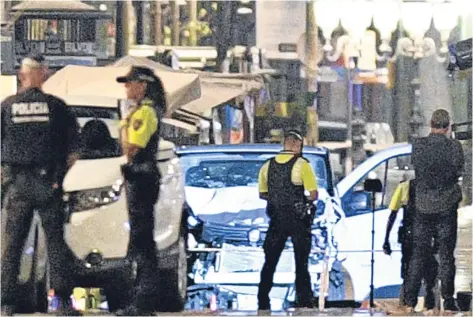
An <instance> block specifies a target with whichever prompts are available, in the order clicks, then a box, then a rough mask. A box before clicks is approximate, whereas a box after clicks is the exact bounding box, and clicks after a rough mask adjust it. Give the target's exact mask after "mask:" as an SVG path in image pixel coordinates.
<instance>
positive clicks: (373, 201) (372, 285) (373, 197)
mask: <svg viewBox="0 0 473 317" xmlns="http://www.w3.org/2000/svg"><path fill="white" fill-rule="evenodd" d="M371 195H372V196H371V218H372V219H371V284H370V308H374V248H375V245H374V234H375V232H374V225H375V215H374V211H375V209H376V193H375V192H371Z"/></svg>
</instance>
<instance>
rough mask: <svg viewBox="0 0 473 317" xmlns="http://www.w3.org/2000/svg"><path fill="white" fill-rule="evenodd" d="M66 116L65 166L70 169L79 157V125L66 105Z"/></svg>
mask: <svg viewBox="0 0 473 317" xmlns="http://www.w3.org/2000/svg"><path fill="white" fill-rule="evenodd" d="M66 116H67V122H68V124H67V132H66V133H67V168H68V169H70V168H71V167H72V166H73V165H74V164H75V163H76V162H77V160H78V159H79V157H80V140H79V135H80V132H79V131H80V126H79V123H78V122H77V118H76V117H75V115H74V114H73V113H72V112H71V111H70V110H69V108H67V106H66Z"/></svg>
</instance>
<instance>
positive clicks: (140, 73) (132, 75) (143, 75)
mask: <svg viewBox="0 0 473 317" xmlns="http://www.w3.org/2000/svg"><path fill="white" fill-rule="evenodd" d="M131 81H140V82H147V83H154V82H156V81H157V80H156V75H155V74H154V72H153V70H152V69H151V68H148V67H141V66H132V67H131V70H130V71H129V72H128V74H126V75H125V76H121V77H117V82H118V83H127V82H131Z"/></svg>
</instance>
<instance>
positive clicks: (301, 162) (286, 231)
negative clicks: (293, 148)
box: [258, 151, 317, 310]
mask: <svg viewBox="0 0 473 317" xmlns="http://www.w3.org/2000/svg"><path fill="white" fill-rule="evenodd" d="M304 190H307V191H314V190H317V181H316V178H315V174H314V171H313V169H312V167H311V165H310V163H309V162H308V161H307V160H306V159H305V158H303V157H301V156H299V155H295V154H294V153H292V152H286V151H283V152H281V153H279V154H278V155H276V157H274V158H272V159H270V160H269V161H268V162H266V163H265V164H264V165H263V167H262V168H261V171H260V173H259V191H260V193H263V194H266V193H267V195H268V205H267V214H268V216H269V217H270V225H269V228H268V232H267V235H266V239H265V241H264V246H263V248H264V253H265V263H264V266H263V269H262V271H261V281H260V284H259V290H258V301H259V308H260V309H261V310H266V309H269V308H270V303H269V292H270V291H271V288H272V286H273V276H274V273H275V271H276V266H277V264H278V261H279V258H280V256H281V253H282V252H283V250H284V247H285V245H286V241H287V238H288V237H291V239H292V243H293V245H294V256H295V263H296V281H295V283H296V294H297V304H298V305H300V306H304V307H310V306H311V305H312V298H313V293H312V287H311V281H310V274H309V271H308V260H309V254H310V249H311V241H312V235H311V227H312V222H313V219H314V215H315V212H314V210H312V212H311V214H310V215H307V214H306V215H302V214H300V213H299V212H300V210H299V212H297V211H296V210H295V209H296V208H295V206H296V205H301V204H303V205H304V206H305V204H306V197H305V195H304ZM306 210H307V209H306Z"/></svg>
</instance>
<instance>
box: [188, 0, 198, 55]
mask: <svg viewBox="0 0 473 317" xmlns="http://www.w3.org/2000/svg"><path fill="white" fill-rule="evenodd" d="M188 4H189V16H190V23H189V33H190V36H189V41H190V46H197V0H189V2H188Z"/></svg>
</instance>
